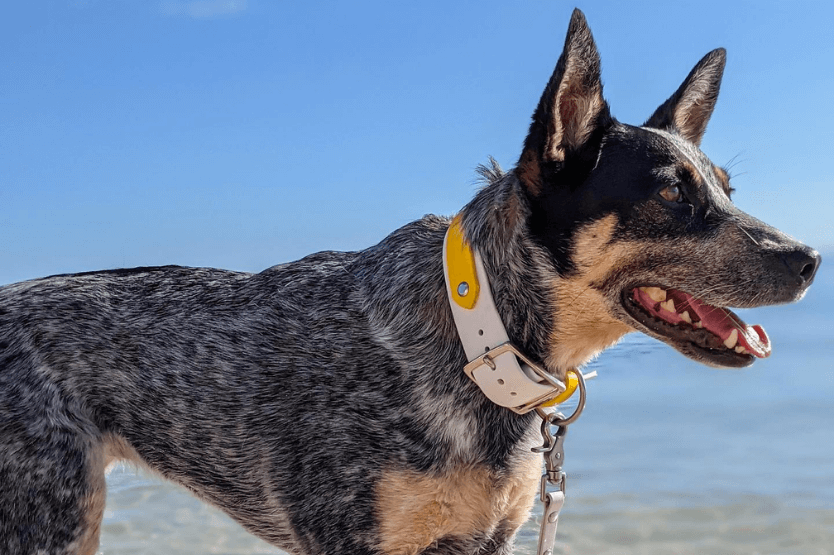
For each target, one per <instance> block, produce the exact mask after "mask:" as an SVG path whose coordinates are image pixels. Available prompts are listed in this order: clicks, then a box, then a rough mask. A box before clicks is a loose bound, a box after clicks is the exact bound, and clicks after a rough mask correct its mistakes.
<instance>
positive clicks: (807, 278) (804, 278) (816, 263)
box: [782, 247, 822, 287]
mask: <svg viewBox="0 0 834 555" xmlns="http://www.w3.org/2000/svg"><path fill="white" fill-rule="evenodd" d="M782 260H784V262H785V264H786V265H787V267H788V268H789V269H790V271H791V274H792V275H794V276H796V278H797V279H798V280H799V284H800V285H801V286H802V287H808V286H809V285H811V282H812V281H814V276H815V275H816V273H817V268H819V267H820V262H822V256H820V253H818V252H817V251H815V250H814V249H811V248H808V247H805V248H803V249H797V250H794V251H791V252H788V253H785V254H783V255H782Z"/></svg>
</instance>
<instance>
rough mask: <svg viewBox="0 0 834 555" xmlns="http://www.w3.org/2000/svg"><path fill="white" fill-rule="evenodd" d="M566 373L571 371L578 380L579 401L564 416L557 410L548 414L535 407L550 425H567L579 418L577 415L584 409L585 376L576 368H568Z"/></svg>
mask: <svg viewBox="0 0 834 555" xmlns="http://www.w3.org/2000/svg"><path fill="white" fill-rule="evenodd" d="M568 373H573V374H574V375H575V376H576V379H577V381H578V382H579V402H578V404H577V405H576V409H575V410H574V411H573V413H572V414H571V415H570V416H567V417H566V416H565V415H563V414H562V413H561V412H559V411H558V410H557V411H555V412H551V413H549V414H548V413H546V412H544V411H543V410H541V409H536V412H537V413H538V415H539V416H540V417H541V418H542V420H544V421H546V422H547V423H548V424H550V425H552V426H567V425H568V424H573V423H574V422H576V420H577V419H578V418H579V415H581V414H582V411H583V410H585V376H583V375H582V372H580V371H579V370H576V369H571V370H568Z"/></svg>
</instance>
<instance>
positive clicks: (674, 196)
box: [660, 185, 683, 202]
mask: <svg viewBox="0 0 834 555" xmlns="http://www.w3.org/2000/svg"><path fill="white" fill-rule="evenodd" d="M660 196H662V197H663V200H668V201H669V202H683V191H681V188H680V185H669V186H668V187H666V188H665V189H663V190H662V191H660Z"/></svg>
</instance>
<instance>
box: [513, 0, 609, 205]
mask: <svg viewBox="0 0 834 555" xmlns="http://www.w3.org/2000/svg"><path fill="white" fill-rule="evenodd" d="M610 121H611V116H610V113H609V110H608V104H607V103H606V102H605V100H604V99H603V98H602V81H601V80H600V61H599V53H598V52H597V47H596V44H595V43H594V37H593V36H592V35H591V30H590V29H589V28H588V23H587V21H585V16H584V15H583V14H582V12H581V11H579V10H578V9H576V10H574V11H573V16H572V17H571V20H570V26H569V27H568V35H567V38H566V39H565V47H564V50H563V51H562V55H561V56H560V57H559V62H558V63H557V64H556V69H555V70H554V71H553V75H552V76H551V77H550V81H549V82H548V83H547V88H545V90H544V94H542V97H541V100H539V105H538V107H537V108H536V112H535V113H534V114H533V122H532V123H531V124H530V132H529V133H528V135H527V139H525V141H524V151H523V152H522V153H521V158H520V159H519V162H518V167H517V168H516V175H517V176H518V177H519V179H520V180H521V182H522V183H523V184H524V186H525V187H526V188H527V190H528V191H529V192H530V193H531V194H533V195H538V194H539V193H540V192H541V191H542V187H543V182H544V179H543V173H544V170H545V167H548V168H552V169H556V170H558V169H560V168H561V167H562V166H564V165H565V164H567V163H569V162H570V160H571V159H572V158H576V157H578V158H583V159H584V158H594V159H595V158H596V156H595V154H593V153H588V152H587V150H588V149H586V148H585V147H586V146H587V144H588V143H589V142H590V141H589V139H591V138H592V136H593V135H594V131H596V130H597V129H599V128H601V127H603V126H605V125H608V123H610ZM597 147H598V145H597ZM554 163H555V164H554Z"/></svg>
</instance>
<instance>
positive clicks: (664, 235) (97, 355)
mask: <svg viewBox="0 0 834 555" xmlns="http://www.w3.org/2000/svg"><path fill="white" fill-rule="evenodd" d="M565 68H568V70H569V71H567V73H566V72H565ZM721 68H723V58H722V59H721ZM702 70H703V71H701V72H700V73H698V75H699V76H702V75H706V77H698V79H702V78H705V79H707V80H708V82H701V81H699V82H698V83H697V84H698V87H695V89H697V90H706V91H707V92H708V93H709V95H711V96H710V98H714V97H715V95H716V94H717V81H716V77H715V74H716V71H717V70H716V66H715V65H714V64H713V65H709V66H708V67H706V69H704V68H702ZM717 73H718V78H717V79H720V71H718V72H717ZM682 91H683V92H681V91H679V93H680V96H681V98H683V99H684V100H686V102H684V103H683V105H686V106H699V111H698V113H696V114H682V113H679V112H676V105H675V103H674V102H673V103H672V104H671V105H668V106H666V107H665V108H664V109H663V110H660V109H659V110H658V114H659V115H657V114H656V121H653V122H652V121H650V122H647V127H643V128H637V127H630V126H626V125H623V124H620V123H618V122H616V121H615V120H613V118H610V116H609V115H608V107H607V104H606V103H605V102H604V100H602V96H601V94H602V86H601V84H600V82H599V60H598V56H597V54H596V47H595V46H594V44H593V39H592V38H591V35H590V31H589V30H588V29H587V25H586V24H585V21H584V18H583V17H582V15H581V13H579V12H576V13H575V14H574V17H573V19H572V21H571V27H570V29H569V32H568V38H567V41H566V45H565V51H564V53H563V55H562V58H561V59H560V61H559V65H557V68H556V71H555V72H554V76H553V78H551V83H550V84H549V85H548V88H547V90H546V91H545V94H544V96H543V98H542V101H541V103H540V104H539V108H538V109H537V111H536V114H535V115H534V119H533V123H532V125H531V131H530V136H529V137H528V139H527V141H526V142H525V149H524V153H523V154H522V157H521V159H520V162H519V166H518V168H517V169H514V170H513V171H510V172H507V173H504V172H502V171H501V170H500V169H499V168H498V167H497V165H493V166H492V167H489V168H483V169H482V173H483V176H484V178H485V186H484V187H483V189H481V190H480V192H478V194H477V195H476V196H475V198H474V199H473V200H472V201H471V202H470V203H469V204H468V205H467V206H466V207H465V208H464V209H463V210H462V217H463V226H464V230H465V234H466V236H467V237H468V239H469V241H470V242H471V243H472V245H473V246H474V247H475V248H477V249H478V250H479V251H480V252H481V254H482V256H483V259H484V263H485V267H486V270H487V273H488V274H489V276H490V282H491V287H492V290H493V294H494V297H495V300H496V304H497V307H498V309H499V312H500V313H501V315H502V317H503V320H504V323H505V325H506V328H507V331H508V334H509V336H510V338H511V339H512V341H513V342H514V343H515V344H516V345H518V346H519V347H520V348H521V349H522V350H524V351H525V352H526V353H527V354H528V355H529V356H531V357H533V358H534V359H537V360H539V361H542V363H543V364H545V366H546V367H547V368H548V369H549V371H551V372H552V373H553V374H555V375H557V376H562V375H563V374H564V372H565V370H566V369H567V368H568V367H569V366H573V365H579V364H582V363H584V362H585V361H586V360H587V359H588V358H590V357H592V356H594V355H595V354H596V353H597V352H599V351H600V350H602V349H603V348H605V347H606V346H608V345H609V344H611V343H613V342H614V341H616V340H617V338H618V337H619V336H620V335H622V333H625V332H627V331H629V330H631V329H634V328H638V329H639V327H638V326H636V325H635V324H634V323H633V322H632V321H630V320H629V319H628V317H627V315H624V314H623V313H622V308H621V306H620V305H619V304H618V302H619V294H620V292H621V290H622V288H623V287H624V286H626V285H628V284H630V283H632V281H633V280H636V279H644V280H648V279H657V280H666V281H671V282H674V283H680V284H682V285H681V286H682V287H683V286H686V287H688V288H689V289H692V290H693V291H695V292H697V293H699V294H702V295H703V296H704V297H705V298H707V299H708V300H710V301H711V302H718V301H721V302H723V303H725V304H732V303H741V304H743V305H745V306H748V305H755V304H763V303H768V302H780V301H785V300H792V299H794V298H797V297H798V296H801V291H799V290H798V288H797V287H796V286H790V287H789V286H787V285H785V280H786V279H787V278H785V277H784V276H782V275H781V274H780V275H776V274H779V271H781V270H779V271H776V270H774V269H773V267H774V266H773V264H776V263H775V262H773V260H777V259H778V260H781V259H779V258H778V257H779V256H782V255H783V254H784V253H786V252H794V251H796V250H797V249H800V247H799V246H797V245H798V244H797V243H795V242H793V241H792V240H790V239H789V238H786V237H785V236H784V235H781V234H779V233H778V232H776V231H775V230H772V229H771V228H768V227H767V226H765V225H764V224H761V222H758V221H756V220H753V219H752V218H750V217H749V216H747V215H746V214H743V213H741V212H739V211H738V210H737V209H735V208H734V207H733V206H732V204H731V203H730V201H729V198H728V196H727V191H724V188H726V187H724V186H723V185H722V182H723V181H726V177H725V176H724V177H723V181H722V175H723V174H720V173H719V172H718V171H716V170H714V169H713V166H712V165H711V163H709V161H708V159H707V158H706V157H705V156H704V155H703V154H702V153H701V152H700V151H699V150H698V149H697V147H696V146H695V143H697V141H698V140H699V139H700V134H701V133H703V128H705V126H706V118H708V116H709V113H707V114H706V116H704V111H703V109H701V108H700V107H702V106H703V102H699V100H698V98H693V97H692V96H691V94H689V93H688V89H686V88H685V87H684V88H682ZM676 94H677V93H676ZM566 102H567V103H568V104H564V103H566ZM560 103H561V104H560ZM713 103H714V101H713ZM711 110H712V108H711V106H710V107H709V110H707V112H711ZM551 118H558V121H556V122H555V123H554V122H552V121H550V119H551ZM699 118H700V120H699ZM681 122H684V123H681ZM681 125H686V126H687V127H686V129H683V130H681V129H677V128H676V126H681ZM650 128H651V129H650ZM624 153H625V154H624ZM649 162H650V163H649ZM687 165H688V166H694V167H695V171H697V172H698V173H699V175H700V177H699V187H700V189H698V191H700V192H699V193H698V194H700V195H702V197H703V202H702V204H703V206H704V207H706V208H705V209H704V210H706V214H703V213H702V212H703V210H702V211H701V212H697V211H696V210H695V209H694V208H693V212H692V215H691V216H687V218H689V219H686V218H684V220H685V221H683V220H681V218H683V216H681V217H678V216H679V215H678V216H675V217H672V216H670V214H672V212H669V210H672V209H671V208H669V207H664V205H662V203H660V202H659V201H658V200H657V198H656V195H655V193H656V190H651V191H649V190H648V189H647V190H646V191H642V192H641V191H638V192H634V191H633V190H632V189H633V188H634V187H635V185H634V184H633V183H631V182H632V181H634V182H640V183H642V182H643V180H650V181H651V180H654V183H660V184H662V183H664V181H663V180H664V179H666V180H668V179H674V176H675V175H677V174H676V172H677V171H678V169H679V168H681V167H683V166H687ZM629 172H631V173H629ZM635 172H636V173H635ZM669 176H672V177H669ZM612 180H613V181H617V180H620V181H619V182H616V183H612V182H611V181H612ZM606 187H607V189H606ZM617 187H619V188H617ZM628 187H631V188H632V189H629V192H628V193H627V194H626V193H625V192H619V191H625V190H626V188H628ZM722 187H723V188H722ZM597 191H601V192H602V193H600V195H601V196H600V195H597ZM605 191H609V192H607V193H606V192H605ZM610 191H614V192H610ZM591 193H593V194H591ZM603 193H604V194H603ZM589 194H591V196H592V197H594V195H597V196H598V197H599V198H598V199H597V200H599V202H598V203H597V204H593V203H591V204H588V203H587V201H583V200H581V199H582V198H588V196H589ZM582 195H585V196H584V197H583V196H582ZM594 198H597V197H594ZM699 198H700V197H699ZM571 203H573V204H571ZM699 206H700V205H699ZM699 210H700V209H699ZM566 211H568V212H566ZM696 212H697V214H696ZM674 214H677V212H675V213H674ZM674 214H673V215H674ZM699 214H700V215H699ZM696 220H697V221H696ZM681 222H683V223H681ZM448 225H449V219H448V218H441V217H435V216H426V217H425V218H423V219H421V220H419V221H416V222H414V223H411V224H408V225H406V226H404V227H403V228H401V229H398V230H397V231H395V232H393V233H392V234H391V235H390V236H388V237H387V238H386V239H385V240H383V241H382V242H381V243H379V244H378V245H375V246H373V247H370V248H368V249H366V250H363V251H361V252H321V253H318V254H314V255H311V256H308V257H306V258H304V259H302V260H299V261H297V262H292V263H289V264H283V265H280V266H275V267H273V268H269V269H267V270H265V271H263V272H261V273H258V274H247V273H240V272H231V271H223V270H214V269H205V268H183V267H176V266H168V267H158V268H137V269H132V270H116V271H104V272H93V273H87V274H75V275H62V276H53V277H49V278H44V279H38V280H33V281H29V282H24V283H17V284H13V285H8V286H5V287H2V288H0V484H2V487H0V553H4V554H8V555H22V554H63V553H67V554H69V553H72V554H75V553H79V554H92V553H94V552H95V550H96V548H97V542H98V539H97V537H98V530H99V526H100V523H101V518H102V513H103V503H104V488H105V484H104V479H103V473H104V468H105V466H106V465H107V464H108V463H109V462H110V461H111V460H115V459H128V460H132V461H134V462H136V463H138V464H141V465H143V466H146V467H147V468H150V469H151V470H153V471H154V472H156V473H158V474H159V475H160V476H162V477H164V478H167V479H169V480H171V481H173V482H175V483H178V484H180V485H182V486H185V487H186V488H188V489H189V490H191V491H192V492H194V493H195V494H196V495H197V496H199V497H200V498H202V499H204V500H206V501H207V502H209V503H212V504H214V505H216V506H218V507H220V508H221V509H223V510H224V511H226V512H227V513H228V514H229V515H231V516H232V517H233V518H234V519H236V520H237V521H238V522H240V523H241V524H242V525H243V526H244V527H245V528H246V529H247V530H249V531H250V532H252V533H253V534H255V535H257V536H259V537H261V538H263V539H264V540H266V541H268V542H271V543H273V544H275V545H277V546H280V547H282V548H283V549H286V550H287V551H289V552H291V553H296V554H304V555H324V554H329V555H333V554H337V553H344V554H351V555H363V554H367V555H381V554H383V553H388V554H391V555H393V554H408V555H412V554H413V555H417V554H418V553H422V554H423V555H429V554H438V555H440V554H444V555H463V554H467V555H470V554H481V555H502V554H503V555H508V554H509V553H511V552H512V544H513V538H514V536H515V533H516V530H517V529H518V527H519V526H520V525H521V523H522V522H523V521H524V520H525V519H526V518H527V515H528V514H529V510H530V506H531V504H532V500H533V496H534V495H535V491H536V489H537V486H538V483H537V480H536V476H537V475H538V472H539V469H540V467H539V464H540V463H539V462H538V459H537V457H536V456H535V455H533V454H532V453H531V452H530V447H531V446H533V445H534V444H535V443H536V442H537V439H538V433H537V422H536V421H535V416H533V415H532V414H528V415H523V416H520V415H517V414H515V413H513V412H511V411H509V410H506V409H503V408H500V407H497V406H495V405H493V404H491V403H490V402H489V401H488V400H487V399H486V397H485V396H483V395H482V394H481V393H480V391H479V390H478V388H477V387H476V386H475V384H474V383H472V382H471V381H469V379H468V378H466V376H465V375H464V373H463V372H462V367H463V365H464V364H465V362H466V360H465V357H464V352H463V349H462V347H461V345H460V342H459V341H458V338H457V333H456V330H455V327H454V323H453V320H452V317H451V312H450V309H449V306H448V304H447V298H446V293H445V288H444V279H443V266H442V259H441V246H442V242H443V237H444V234H445V232H446V229H447V227H448ZM780 253H782V254H780ZM768 257H770V258H768ZM773 257H776V258H773ZM771 259H772V260H771ZM779 264H781V262H779ZM782 273H784V272H782ZM752 279H756V280H759V283H764V284H765V285H763V286H761V287H758V288H757V289H756V291H755V293H754V292H752V291H751V288H750V287H749V286H745V285H744V281H745V280H747V281H750V280H752ZM768 280H769V281H768ZM791 287H792V288H791ZM802 289H803V290H804V288H802ZM580 297H581V300H580ZM579 303H582V304H579ZM580 306H581V307H582V308H581V309H580V308H578V307H580ZM603 328H604V332H603V331H601V330H602V329H603ZM644 331H646V330H644ZM579 344H581V348H575V347H576V345H579Z"/></svg>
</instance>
